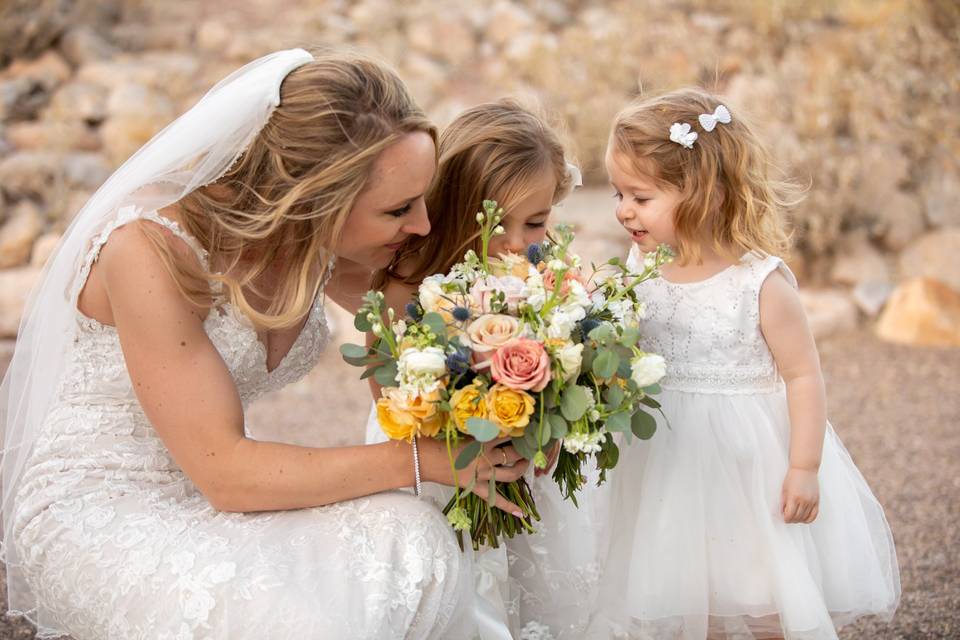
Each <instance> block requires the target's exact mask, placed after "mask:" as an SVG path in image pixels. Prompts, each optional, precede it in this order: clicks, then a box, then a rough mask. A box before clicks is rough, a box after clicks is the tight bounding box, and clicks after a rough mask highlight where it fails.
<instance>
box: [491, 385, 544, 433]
mask: <svg viewBox="0 0 960 640" xmlns="http://www.w3.org/2000/svg"><path fill="white" fill-rule="evenodd" d="M533 404H534V402H533V396H531V395H530V394H529V393H527V392H525V391H518V390H516V389H510V388H509V387H505V386H503V385H502V384H495V385H493V386H492V387H490V391H489V392H488V393H487V405H488V406H489V407H490V414H489V418H490V420H491V421H492V422H493V423H494V424H496V425H497V426H498V427H500V437H501V438H506V437H511V438H516V437H519V436H522V435H523V430H524V428H525V427H526V426H527V425H528V424H529V423H530V416H531V415H532V414H533Z"/></svg>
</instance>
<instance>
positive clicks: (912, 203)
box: [876, 191, 927, 251]
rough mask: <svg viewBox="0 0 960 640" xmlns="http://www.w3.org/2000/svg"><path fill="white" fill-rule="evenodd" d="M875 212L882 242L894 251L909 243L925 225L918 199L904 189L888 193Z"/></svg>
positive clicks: (921, 206)
mask: <svg viewBox="0 0 960 640" xmlns="http://www.w3.org/2000/svg"><path fill="white" fill-rule="evenodd" d="M876 213H877V216H878V217H879V220H880V222H879V225H878V226H879V231H880V234H881V237H882V238H883V244H884V245H885V246H886V247H888V248H890V249H893V250H894V251H899V250H900V249H903V248H904V247H905V246H907V245H908V244H910V241H911V240H913V239H915V238H916V237H918V236H919V235H920V234H922V233H923V232H924V230H925V229H926V226H927V223H926V220H925V218H924V215H923V205H922V204H921V203H920V199H919V198H917V197H916V196H915V195H913V194H909V193H907V192H905V191H894V192H893V193H890V194H889V195H888V196H887V197H886V198H885V199H884V201H883V203H882V204H881V205H880V206H879V208H878V209H877V212H876Z"/></svg>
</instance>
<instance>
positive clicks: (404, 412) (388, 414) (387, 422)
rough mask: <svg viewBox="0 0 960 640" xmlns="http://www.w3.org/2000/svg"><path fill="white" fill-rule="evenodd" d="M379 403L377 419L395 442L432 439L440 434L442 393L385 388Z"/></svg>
mask: <svg viewBox="0 0 960 640" xmlns="http://www.w3.org/2000/svg"><path fill="white" fill-rule="evenodd" d="M381 393H382V396H383V397H381V398H380V399H379V400H377V420H378V422H379V423H380V427H381V428H382V429H383V432H384V433H385V434H387V437H388V438H390V439H391V440H406V441H407V442H410V441H411V440H413V437H414V436H428V437H432V436H435V435H437V434H438V433H439V432H440V425H441V424H442V423H443V416H442V415H441V414H440V413H439V412H438V411H437V402H438V401H439V400H440V392H439V391H432V392H430V393H427V394H409V393H407V392H405V391H403V390H402V389H400V388H398V387H385V388H384V389H383V391H381Z"/></svg>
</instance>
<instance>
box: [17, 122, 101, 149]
mask: <svg viewBox="0 0 960 640" xmlns="http://www.w3.org/2000/svg"><path fill="white" fill-rule="evenodd" d="M7 140H8V141H9V142H10V143H11V144H12V145H13V146H14V147H16V148H17V149H36V150H56V151H70V150H79V151H95V150H97V149H99V148H100V136H99V135H98V134H97V132H96V131H93V130H91V129H90V128H89V127H88V126H87V125H86V124H84V123H83V122H81V121H74V122H62V121H60V122H57V121H54V122H51V121H43V120H40V121H32V122H16V123H13V124H11V125H10V126H9V127H7Z"/></svg>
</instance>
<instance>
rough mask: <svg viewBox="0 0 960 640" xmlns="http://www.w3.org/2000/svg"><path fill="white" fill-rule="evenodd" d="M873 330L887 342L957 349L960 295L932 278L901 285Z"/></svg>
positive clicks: (959, 344)
mask: <svg viewBox="0 0 960 640" xmlns="http://www.w3.org/2000/svg"><path fill="white" fill-rule="evenodd" d="M876 331H877V335H878V336H880V337H881V338H882V339H884V340H888V341H890V342H897V343H901V344H910V345H917V346H947V347H960V293H957V291H955V290H954V289H952V288H950V287H949V286H947V285H945V284H943V283H942V282H940V281H938V280H935V279H933V278H916V279H913V280H910V281H908V282H904V283H903V284H901V285H900V286H899V287H898V288H897V290H896V291H894V293H893V295H892V296H891V297H890V300H889V302H887V306H886V308H885V309H884V311H883V314H882V315H881V316H880V320H879V321H878V322H877V327H876Z"/></svg>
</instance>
